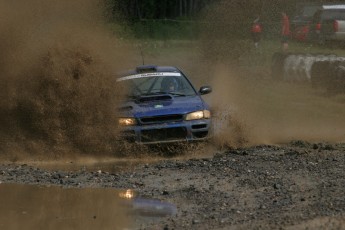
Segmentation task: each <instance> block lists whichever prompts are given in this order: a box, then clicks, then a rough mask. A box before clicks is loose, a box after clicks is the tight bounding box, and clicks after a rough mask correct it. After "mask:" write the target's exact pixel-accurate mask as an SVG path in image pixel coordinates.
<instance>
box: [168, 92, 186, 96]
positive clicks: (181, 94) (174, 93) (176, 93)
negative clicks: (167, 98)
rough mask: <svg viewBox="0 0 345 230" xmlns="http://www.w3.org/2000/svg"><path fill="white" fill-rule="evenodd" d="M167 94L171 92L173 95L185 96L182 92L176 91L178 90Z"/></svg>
mask: <svg viewBox="0 0 345 230" xmlns="http://www.w3.org/2000/svg"><path fill="white" fill-rule="evenodd" d="M168 94H171V95H173V96H180V97H185V96H187V95H186V94H184V93H178V92H169V93H168Z"/></svg>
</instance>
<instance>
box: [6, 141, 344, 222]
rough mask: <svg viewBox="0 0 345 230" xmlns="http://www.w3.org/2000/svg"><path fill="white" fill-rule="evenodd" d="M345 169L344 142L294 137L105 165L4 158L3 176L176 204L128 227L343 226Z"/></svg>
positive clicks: (12, 180) (20, 182)
mask: <svg viewBox="0 0 345 230" xmlns="http://www.w3.org/2000/svg"><path fill="white" fill-rule="evenodd" d="M69 164H73V162H69ZM45 168H46V169H45ZM74 168H76V167H74ZM344 169H345V145H344V144H327V143H308V142H303V141H293V142H291V143H289V144H284V145H279V146H278V145H259V146H254V147H249V148H237V149H228V150H224V151H218V152H214V154H213V155H212V156H208V157H207V156H197V155H194V156H192V157H190V158H189V159H188V157H187V159H186V158H185V159H181V158H165V159H164V160H160V161H155V162H154V161H151V162H150V161H147V162H145V163H138V164H136V165H135V166H133V167H127V168H126V169H124V168H121V167H117V166H115V164H114V165H113V167H112V168H111V169H110V168H108V169H103V171H102V168H97V167H94V168H88V167H87V166H84V167H81V168H80V169H78V170H68V169H65V170H58V169H56V168H49V167H48V168H47V167H37V166H30V165H28V164H22V165H18V164H1V165H0V181H1V183H3V184H7V183H16V184H38V185H58V186H63V187H67V188H71V187H72V188H73V187H77V188H116V189H121V188H122V189H132V190H133V191H135V194H136V196H138V197H145V198H150V199H159V200H162V201H164V202H169V203H171V204H174V205H176V208H177V213H176V214H173V215H168V216H166V217H162V218H159V219H158V220H157V219H156V220H155V221H146V222H140V220H137V219H135V218H133V219H131V221H130V222H129V223H130V224H129V227H130V226H131V228H132V229H345V192H344V188H345V177H344ZM2 210H3V209H2ZM114 228H115V229H116V226H108V227H106V228H105V229H114ZM131 228H129V229H131ZM84 229H85V228H84Z"/></svg>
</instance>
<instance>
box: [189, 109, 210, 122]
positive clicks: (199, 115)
mask: <svg viewBox="0 0 345 230" xmlns="http://www.w3.org/2000/svg"><path fill="white" fill-rule="evenodd" d="M203 118H204V119H209V118H211V112H210V111H209V110H200V111H196V112H193V113H188V114H187V116H186V118H185V120H186V121H190V120H198V119H203Z"/></svg>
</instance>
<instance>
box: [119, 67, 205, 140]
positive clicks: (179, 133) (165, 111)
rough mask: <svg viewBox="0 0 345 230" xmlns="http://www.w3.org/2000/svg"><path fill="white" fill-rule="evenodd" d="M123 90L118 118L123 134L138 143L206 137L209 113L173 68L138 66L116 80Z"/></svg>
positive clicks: (185, 80) (202, 88)
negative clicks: (124, 98)
mask: <svg viewBox="0 0 345 230" xmlns="http://www.w3.org/2000/svg"><path fill="white" fill-rule="evenodd" d="M116 82H117V84H119V85H120V87H121V88H124V89H125V90H126V100H125V102H124V103H123V104H122V105H121V107H120V109H119V112H120V117H119V118H118V122H119V125H120V126H121V127H122V128H123V130H122V134H123V137H124V138H125V139H126V140H127V141H129V142H136V143H140V144H154V143H169V142H180V141H196V140H204V139H207V138H208V137H209V132H210V125H211V112H210V109H209V106H208V105H207V104H206V102H205V101H204V100H203V99H202V98H201V95H204V94H208V93H210V92H211V91H212V89H211V87H209V86H203V87H201V88H200V89H199V91H196V90H195V88H194V87H193V85H192V84H191V82H190V81H189V80H188V79H187V77H186V76H185V75H184V74H183V73H182V72H181V71H180V70H179V69H178V68H176V67H171V66H148V65H144V66H138V67H137V68H136V69H135V70H132V71H129V72H127V73H125V74H124V75H121V76H119V77H118V78H117V79H116Z"/></svg>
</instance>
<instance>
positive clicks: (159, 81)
mask: <svg viewBox="0 0 345 230" xmlns="http://www.w3.org/2000/svg"><path fill="white" fill-rule="evenodd" d="M118 83H120V84H122V85H123V87H124V88H125V89H126V91H127V95H128V96H131V97H138V96H145V95H154V94H171V95H173V96H193V95H196V92H195V90H194V88H193V87H192V86H191V84H190V83H189V81H188V80H187V79H186V78H185V77H184V76H183V75H181V74H179V73H172V74H171V75H168V74H162V75H158V74H157V75H155V74H152V75H150V74H148V75H131V76H126V77H122V78H119V79H118Z"/></svg>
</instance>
